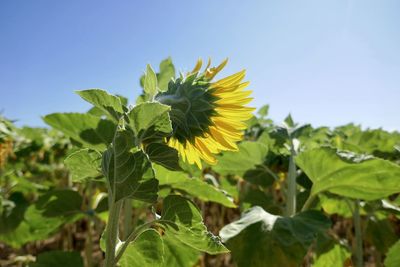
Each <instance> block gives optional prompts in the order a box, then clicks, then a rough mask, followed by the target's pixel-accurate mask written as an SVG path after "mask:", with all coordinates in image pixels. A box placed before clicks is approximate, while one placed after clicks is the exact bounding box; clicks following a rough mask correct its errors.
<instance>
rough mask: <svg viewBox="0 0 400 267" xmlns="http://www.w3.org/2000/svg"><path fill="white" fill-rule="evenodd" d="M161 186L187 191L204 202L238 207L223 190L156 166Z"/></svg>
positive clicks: (181, 173)
mask: <svg viewBox="0 0 400 267" xmlns="http://www.w3.org/2000/svg"><path fill="white" fill-rule="evenodd" d="M154 169H155V172H156V177H157V179H158V180H159V181H160V186H162V185H168V186H170V187H172V188H174V189H179V190H182V191H185V192H186V193H188V194H189V195H191V196H194V197H198V198H199V199H201V200H203V201H211V202H216V203H219V204H221V205H224V206H226V207H230V208H235V207H236V205H235V204H234V203H233V202H232V200H231V199H230V198H229V197H228V196H227V195H226V194H225V193H224V192H222V191H221V190H219V189H218V188H216V187H215V186H213V185H211V184H208V183H206V182H204V181H202V180H200V179H198V178H189V177H188V176H187V175H186V174H185V173H183V172H177V171H169V170H167V169H165V168H163V167H161V166H154Z"/></svg>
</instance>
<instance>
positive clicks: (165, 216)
mask: <svg viewBox="0 0 400 267" xmlns="http://www.w3.org/2000/svg"><path fill="white" fill-rule="evenodd" d="M160 222H161V223H162V224H163V227H164V228H165V233H164V234H165V235H168V236H169V238H171V239H175V240H176V241H179V242H182V243H183V244H186V245H187V246H189V247H191V248H193V249H196V250H199V251H202V252H206V253H208V254H219V253H226V252H229V250H227V249H226V248H225V247H224V245H223V244H222V243H221V241H220V239H219V238H218V237H216V236H214V235H213V234H212V233H210V232H208V231H207V228H206V226H205V225H204V223H203V218H202V217H201V213H200V212H199V210H198V209H197V207H196V206H195V205H194V204H193V203H192V202H191V201H189V200H188V199H185V198H183V197H181V196H178V195H170V196H168V197H166V198H165V199H164V204H163V211H162V214H161V219H160Z"/></svg>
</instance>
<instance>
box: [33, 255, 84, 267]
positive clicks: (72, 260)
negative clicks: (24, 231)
mask: <svg viewBox="0 0 400 267" xmlns="http://www.w3.org/2000/svg"><path fill="white" fill-rule="evenodd" d="M30 266H32V267H65V266H74V267H83V260H82V257H81V255H80V254H79V252H77V251H47V252H43V253H41V254H39V255H38V257H37V259H36V262H34V263H32V264H31V265H30Z"/></svg>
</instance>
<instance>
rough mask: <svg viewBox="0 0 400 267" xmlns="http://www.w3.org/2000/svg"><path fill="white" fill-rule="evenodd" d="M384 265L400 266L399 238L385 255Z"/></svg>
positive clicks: (390, 266)
mask: <svg viewBox="0 0 400 267" xmlns="http://www.w3.org/2000/svg"><path fill="white" fill-rule="evenodd" d="M385 266H386V267H398V266H400V240H399V241H397V242H396V244H394V245H393V246H392V247H391V248H390V249H389V252H388V253H387V255H386V259H385Z"/></svg>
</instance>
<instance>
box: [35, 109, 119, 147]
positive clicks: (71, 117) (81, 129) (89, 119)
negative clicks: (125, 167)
mask: <svg viewBox="0 0 400 267" xmlns="http://www.w3.org/2000/svg"><path fill="white" fill-rule="evenodd" d="M43 120H44V121H45V122H46V123H47V124H48V125H50V126H52V127H53V128H55V129H57V130H59V131H61V132H63V133H64V134H65V135H67V136H68V137H70V138H72V139H74V140H76V141H78V142H79V143H81V144H82V145H83V146H84V147H87V148H92V149H95V150H100V151H102V150H105V149H106V148H107V145H108V144H110V143H111V142H112V138H113V136H114V132H115V127H116V125H115V124H114V123H113V122H111V121H109V120H103V119H101V118H99V117H96V116H93V115H90V114H83V113H53V114H50V115H47V116H45V117H44V118H43Z"/></svg>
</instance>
